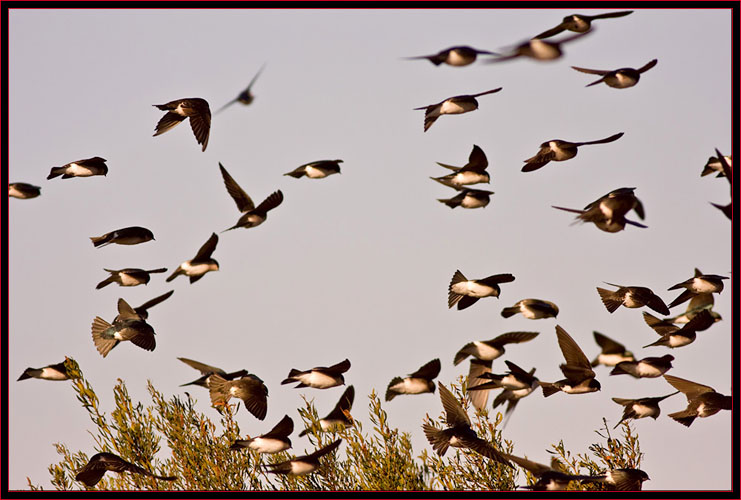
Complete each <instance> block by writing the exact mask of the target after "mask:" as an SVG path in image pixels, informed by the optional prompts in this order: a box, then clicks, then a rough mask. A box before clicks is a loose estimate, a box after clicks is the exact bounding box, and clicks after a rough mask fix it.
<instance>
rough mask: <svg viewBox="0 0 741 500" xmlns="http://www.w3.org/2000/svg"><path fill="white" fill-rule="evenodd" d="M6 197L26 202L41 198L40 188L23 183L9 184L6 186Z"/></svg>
mask: <svg viewBox="0 0 741 500" xmlns="http://www.w3.org/2000/svg"><path fill="white" fill-rule="evenodd" d="M8 196H9V197H11V198H18V199H20V200H28V199H31V198H36V197H37V196H41V188H40V187H39V186H34V185H33V184H28V183H25V182H11V183H10V184H8Z"/></svg>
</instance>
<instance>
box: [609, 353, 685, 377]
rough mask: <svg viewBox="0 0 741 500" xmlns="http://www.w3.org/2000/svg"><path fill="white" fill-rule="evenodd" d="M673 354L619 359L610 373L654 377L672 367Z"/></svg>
mask: <svg viewBox="0 0 741 500" xmlns="http://www.w3.org/2000/svg"><path fill="white" fill-rule="evenodd" d="M673 360H674V356H672V355H671V354H667V355H665V356H661V357H660V358H656V357H650V358H643V359H640V360H638V361H621V362H620V363H618V364H617V365H615V368H613V369H612V371H611V372H610V375H624V374H625V375H630V376H631V377H634V378H656V377H660V376H662V375H663V374H664V373H666V372H667V371H668V370H669V369H671V367H672V361H673Z"/></svg>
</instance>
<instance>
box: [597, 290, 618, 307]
mask: <svg viewBox="0 0 741 500" xmlns="http://www.w3.org/2000/svg"><path fill="white" fill-rule="evenodd" d="M597 293H599V296H600V298H601V299H602V303H603V304H604V305H605V307H606V308H607V310H608V312H610V313H614V312H615V311H616V310H617V308H618V307H620V306H621V305H623V301H622V300H620V299H618V298H617V297H616V295H617V294H616V293H615V292H611V291H610V290H605V289H604V288H600V287H597Z"/></svg>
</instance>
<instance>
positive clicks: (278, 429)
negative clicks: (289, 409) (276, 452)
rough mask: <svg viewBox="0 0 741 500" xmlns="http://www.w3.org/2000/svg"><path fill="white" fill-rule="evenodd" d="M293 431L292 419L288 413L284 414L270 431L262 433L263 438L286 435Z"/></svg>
mask: <svg viewBox="0 0 741 500" xmlns="http://www.w3.org/2000/svg"><path fill="white" fill-rule="evenodd" d="M291 433H293V420H292V419H291V417H289V416H288V415H286V416H284V417H283V418H282V419H281V421H280V422H278V423H277V424H276V425H275V427H273V428H272V429H270V432H268V433H267V434H263V435H262V437H263V438H277V437H287V436H289V435H291Z"/></svg>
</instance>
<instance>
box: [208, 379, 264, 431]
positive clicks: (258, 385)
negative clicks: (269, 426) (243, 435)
mask: <svg viewBox="0 0 741 500" xmlns="http://www.w3.org/2000/svg"><path fill="white" fill-rule="evenodd" d="M208 393H209V396H210V397H211V404H213V405H214V406H225V405H226V403H227V402H228V401H229V400H230V399H231V398H232V396H233V397H235V398H238V399H241V400H242V401H243V402H244V407H245V408H247V411H249V412H250V413H252V415H254V416H255V418H257V419H258V420H265V415H267V413H268V388H267V387H265V384H264V383H263V381H262V380H261V379H260V377H258V376H257V375H253V374H248V375H244V376H242V377H241V378H238V379H235V380H227V379H225V378H224V377H222V376H221V375H219V374H218V373H214V374H213V375H211V377H210V378H209V382H208Z"/></svg>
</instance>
